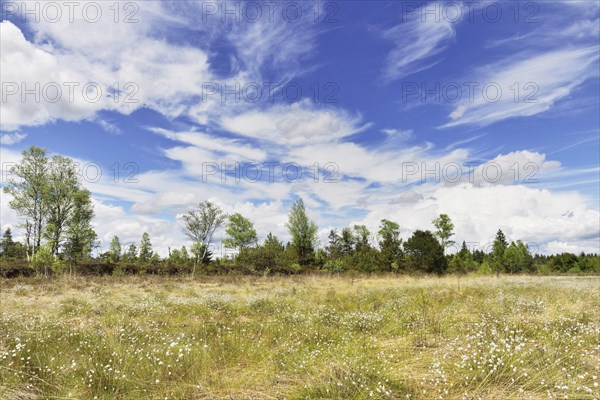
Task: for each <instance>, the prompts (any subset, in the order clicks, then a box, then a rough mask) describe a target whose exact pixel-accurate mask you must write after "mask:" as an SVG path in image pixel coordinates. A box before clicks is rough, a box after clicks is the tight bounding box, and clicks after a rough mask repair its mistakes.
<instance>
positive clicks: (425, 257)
mask: <svg viewBox="0 0 600 400" xmlns="http://www.w3.org/2000/svg"><path fill="white" fill-rule="evenodd" d="M404 252H405V253H406V262H407V264H408V266H409V268H410V269H411V270H413V271H417V272H426V273H435V274H443V273H444V272H446V269H447V264H448V261H447V260H446V257H445V256H444V248H443V247H442V245H441V244H440V242H438V241H437V239H436V238H435V236H434V235H433V234H432V233H431V232H430V231H421V230H417V231H415V232H414V233H413V235H412V236H411V237H410V238H409V239H408V240H407V241H406V243H404Z"/></svg>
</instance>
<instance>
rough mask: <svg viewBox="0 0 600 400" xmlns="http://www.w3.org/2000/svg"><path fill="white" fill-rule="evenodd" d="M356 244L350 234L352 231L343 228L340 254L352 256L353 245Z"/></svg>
mask: <svg viewBox="0 0 600 400" xmlns="http://www.w3.org/2000/svg"><path fill="white" fill-rule="evenodd" d="M355 244H356V238H355V237H354V233H352V229H350V228H343V229H342V236H341V238H340V246H341V248H342V253H343V254H344V255H349V254H352V252H353V251H354V245H355Z"/></svg>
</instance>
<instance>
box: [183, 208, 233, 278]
mask: <svg viewBox="0 0 600 400" xmlns="http://www.w3.org/2000/svg"><path fill="white" fill-rule="evenodd" d="M225 219H227V214H226V213H225V212H224V211H223V210H222V209H221V208H220V207H219V206H218V205H216V204H214V203H213V202H211V201H208V200H206V201H203V202H202V203H200V204H199V205H198V209H197V210H192V211H188V212H187V213H186V214H185V215H184V216H183V221H184V227H183V233H184V234H185V235H186V236H187V237H188V238H190V239H191V240H192V242H193V243H194V244H193V246H192V252H193V253H194V255H195V262H194V268H193V269H192V275H193V274H194V273H195V272H196V264H197V263H198V262H199V261H200V260H202V262H204V260H205V259H207V258H208V259H209V260H210V257H211V256H210V255H209V254H208V253H209V248H210V244H211V243H212V239H213V235H214V234H215V232H216V231H217V229H219V228H220V227H221V226H222V225H223V223H224V222H225ZM199 251H201V253H199Z"/></svg>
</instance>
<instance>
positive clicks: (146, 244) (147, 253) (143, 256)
mask: <svg viewBox="0 0 600 400" xmlns="http://www.w3.org/2000/svg"><path fill="white" fill-rule="evenodd" d="M150 258H152V243H150V235H148V232H144V233H143V234H142V241H141V242H140V255H139V260H140V261H141V262H148V261H150Z"/></svg>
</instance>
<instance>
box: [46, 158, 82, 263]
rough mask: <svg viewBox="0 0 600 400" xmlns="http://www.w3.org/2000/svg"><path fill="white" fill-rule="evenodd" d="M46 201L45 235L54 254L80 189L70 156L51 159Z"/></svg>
mask: <svg viewBox="0 0 600 400" xmlns="http://www.w3.org/2000/svg"><path fill="white" fill-rule="evenodd" d="M47 183H48V184H47V185H46V190H45V192H44V201H45V203H46V210H47V213H48V217H47V226H46V230H45V232H44V235H45V236H46V237H47V238H48V243H49V245H50V249H51V251H52V254H53V255H55V256H56V255H57V254H58V250H59V247H60V245H61V243H62V241H63V240H64V236H65V231H66V229H67V225H68V224H69V220H70V218H71V216H72V213H73V210H74V209H75V197H76V194H77V192H78V191H79V190H80V184H79V181H78V178H77V171H76V170H75V164H74V163H73V160H71V159H70V158H66V157H63V156H59V155H55V156H53V157H52V159H51V161H50V168H49V169H48V176H47Z"/></svg>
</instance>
